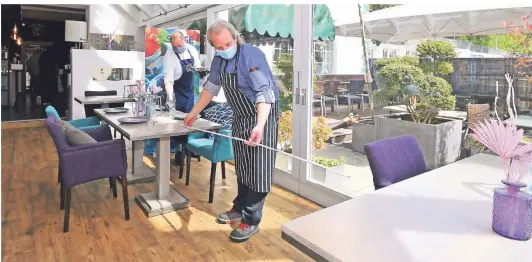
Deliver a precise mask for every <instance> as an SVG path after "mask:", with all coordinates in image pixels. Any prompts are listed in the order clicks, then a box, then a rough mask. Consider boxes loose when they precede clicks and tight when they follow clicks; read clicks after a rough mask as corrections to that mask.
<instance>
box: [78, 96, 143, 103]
mask: <svg viewBox="0 0 532 262" xmlns="http://www.w3.org/2000/svg"><path fill="white" fill-rule="evenodd" d="M74 100H76V102H78V103H80V104H85V105H98V104H112V103H126V102H135V99H133V98H130V97H123V96H77V97H74Z"/></svg>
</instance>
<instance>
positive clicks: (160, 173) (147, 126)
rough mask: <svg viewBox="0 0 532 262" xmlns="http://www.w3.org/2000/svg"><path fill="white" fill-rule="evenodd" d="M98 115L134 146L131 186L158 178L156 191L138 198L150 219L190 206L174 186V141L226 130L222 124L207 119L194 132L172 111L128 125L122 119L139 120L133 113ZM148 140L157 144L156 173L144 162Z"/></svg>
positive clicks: (102, 110) (130, 177)
mask: <svg viewBox="0 0 532 262" xmlns="http://www.w3.org/2000/svg"><path fill="white" fill-rule="evenodd" d="M94 112H95V113H96V115H97V116H98V117H100V118H101V119H102V120H103V121H104V122H106V123H107V124H109V125H110V126H112V127H113V128H114V129H116V130H117V131H118V132H119V133H121V134H122V135H123V136H124V137H125V138H127V139H129V140H130V141H131V142H132V144H133V147H132V151H133V152H132V159H133V161H132V163H131V166H132V168H131V170H128V174H127V179H128V183H129V181H130V180H133V181H134V180H137V181H138V180H143V181H146V180H150V179H151V178H152V177H155V183H156V189H155V191H154V192H148V193H144V194H140V195H137V196H136V197H135V200H136V201H137V204H139V206H140V207H141V209H142V210H143V212H144V213H145V214H146V216H148V217H152V216H157V215H161V214H165V213H168V212H172V211H175V210H179V209H183V208H186V207H188V206H189V205H190V200H188V199H187V198H186V196H184V195H183V194H181V193H180V192H179V191H178V190H177V189H175V188H171V186H170V138H171V137H173V136H183V135H188V134H191V133H196V132H198V131H196V130H197V129H200V130H207V131H216V130H219V129H220V128H221V127H222V126H221V125H219V124H216V123H214V122H211V121H207V120H205V119H198V120H197V121H196V122H195V123H194V126H193V127H194V128H195V129H191V128H188V127H185V126H184V125H183V121H182V120H176V119H174V118H172V117H171V115H170V112H168V111H162V112H158V113H155V116H154V117H153V119H154V121H148V122H145V123H137V124H124V123H122V122H123V121H120V119H123V118H126V117H136V115H135V114H134V113H133V112H132V110H128V111H127V112H126V113H118V114H117V113H112V114H111V113H106V112H105V109H95V110H94ZM146 139H155V140H156V143H157V149H156V161H155V162H156V163H155V166H156V172H155V174H154V173H153V171H152V170H151V169H150V168H149V167H148V166H146V164H145V163H144V161H143V155H144V140H146ZM152 181H153V180H152Z"/></svg>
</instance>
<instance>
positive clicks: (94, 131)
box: [79, 124, 113, 142]
mask: <svg viewBox="0 0 532 262" xmlns="http://www.w3.org/2000/svg"><path fill="white" fill-rule="evenodd" d="M79 129H80V130H81V131H83V132H85V133H87V134H89V136H91V137H92V138H94V139H95V140H96V141H98V142H102V141H108V140H112V139H113V136H112V135H111V128H109V125H107V124H103V125H99V126H86V127H81V128H79Z"/></svg>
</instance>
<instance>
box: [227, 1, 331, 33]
mask: <svg viewBox="0 0 532 262" xmlns="http://www.w3.org/2000/svg"><path fill="white" fill-rule="evenodd" d="M313 6H314V40H334V37H335V33H336V32H335V29H334V22H333V19H332V17H331V13H330V12H329V8H327V5H313ZM293 17H294V5H243V6H239V7H235V8H231V9H229V22H230V23H231V24H233V25H234V26H235V27H236V29H237V30H238V31H240V32H242V33H246V32H248V33H251V32H254V31H256V32H257V33H258V34H259V35H267V36H271V37H276V36H278V37H282V38H288V37H291V36H292V35H293V30H294V19H293Z"/></svg>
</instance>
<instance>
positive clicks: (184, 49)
mask: <svg viewBox="0 0 532 262" xmlns="http://www.w3.org/2000/svg"><path fill="white" fill-rule="evenodd" d="M173 49H174V52H177V53H178V54H182V53H184V52H185V51H186V50H187V49H186V48H185V47H184V46H178V47H175V46H174V47H173Z"/></svg>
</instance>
